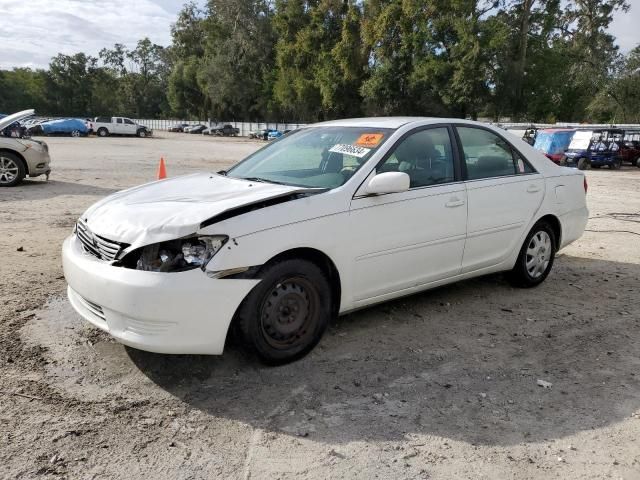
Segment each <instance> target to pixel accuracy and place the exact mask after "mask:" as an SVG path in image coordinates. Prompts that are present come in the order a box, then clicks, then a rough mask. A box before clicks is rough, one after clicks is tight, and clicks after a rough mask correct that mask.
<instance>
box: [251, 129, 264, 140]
mask: <svg viewBox="0 0 640 480" xmlns="http://www.w3.org/2000/svg"><path fill="white" fill-rule="evenodd" d="M264 131H265V130H252V131H250V132H249V135H248V137H249V138H260V139H262V136H263V135H264V133H263V132H264Z"/></svg>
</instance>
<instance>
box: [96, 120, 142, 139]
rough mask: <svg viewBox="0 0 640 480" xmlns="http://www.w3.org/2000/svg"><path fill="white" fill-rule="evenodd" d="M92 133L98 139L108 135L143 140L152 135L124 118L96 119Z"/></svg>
mask: <svg viewBox="0 0 640 480" xmlns="http://www.w3.org/2000/svg"><path fill="white" fill-rule="evenodd" d="M93 131H94V132H96V135H98V136H99V137H108V136H109V135H137V136H138V137H141V138H144V137H149V136H151V135H152V134H153V131H152V130H151V129H149V128H147V127H145V126H144V125H140V124H138V123H136V122H134V121H133V120H131V119H130V118H126V117H96V118H95V121H94V123H93Z"/></svg>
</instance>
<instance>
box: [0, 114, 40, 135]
mask: <svg viewBox="0 0 640 480" xmlns="http://www.w3.org/2000/svg"><path fill="white" fill-rule="evenodd" d="M34 113H35V110H33V109H31V110H23V111H21V112H18V113H14V114H12V115H8V116H6V117H3V118H2V119H0V130H4V129H5V128H7V127H8V126H9V125H11V124H12V123H13V122H19V121H20V120H22V119H23V118H27V117H30V116H31V115H33V114H34Z"/></svg>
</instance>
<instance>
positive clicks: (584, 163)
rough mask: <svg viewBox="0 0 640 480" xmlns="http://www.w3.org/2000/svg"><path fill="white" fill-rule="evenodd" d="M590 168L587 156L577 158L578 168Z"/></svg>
mask: <svg viewBox="0 0 640 480" xmlns="http://www.w3.org/2000/svg"><path fill="white" fill-rule="evenodd" d="M590 168H591V161H590V160H589V159H588V158H584V157H582V158H581V159H579V160H578V170H589V169H590Z"/></svg>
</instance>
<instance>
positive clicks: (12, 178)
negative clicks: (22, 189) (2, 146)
mask: <svg viewBox="0 0 640 480" xmlns="http://www.w3.org/2000/svg"><path fill="white" fill-rule="evenodd" d="M25 174H26V170H25V168H24V163H22V160H21V159H20V158H18V156H17V155H15V154H13V153H10V152H0V187H13V186H15V185H18V184H19V183H20V182H21V181H22V179H23V178H24V176H25Z"/></svg>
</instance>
